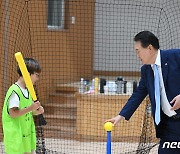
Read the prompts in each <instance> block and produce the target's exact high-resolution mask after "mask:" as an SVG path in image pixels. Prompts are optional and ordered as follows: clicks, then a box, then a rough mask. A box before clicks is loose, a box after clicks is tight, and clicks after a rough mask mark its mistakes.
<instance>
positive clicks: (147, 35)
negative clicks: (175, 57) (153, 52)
mask: <svg viewBox="0 0 180 154" xmlns="http://www.w3.org/2000/svg"><path fill="white" fill-rule="evenodd" d="M134 41H135V42H137V41H140V42H141V45H142V47H143V48H147V47H148V46H149V45H150V44H151V45H152V46H153V47H154V48H155V49H159V40H158V38H157V37H156V36H155V35H154V34H153V33H151V32H149V31H142V32H140V33H138V34H137V35H136V36H135V37H134Z"/></svg>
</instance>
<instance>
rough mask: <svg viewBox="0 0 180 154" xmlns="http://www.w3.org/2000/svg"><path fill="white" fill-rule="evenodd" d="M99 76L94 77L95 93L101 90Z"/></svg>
mask: <svg viewBox="0 0 180 154" xmlns="http://www.w3.org/2000/svg"><path fill="white" fill-rule="evenodd" d="M98 88H99V78H98V77H95V79H94V93H95V94H98V91H99V89H98Z"/></svg>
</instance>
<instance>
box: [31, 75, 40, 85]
mask: <svg viewBox="0 0 180 154" xmlns="http://www.w3.org/2000/svg"><path fill="white" fill-rule="evenodd" d="M39 76H40V75H39V73H37V72H34V74H31V80H32V83H33V85H34V84H35V83H36V82H37V81H38V80H39Z"/></svg>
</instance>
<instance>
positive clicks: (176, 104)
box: [170, 95, 180, 110]
mask: <svg viewBox="0 0 180 154" xmlns="http://www.w3.org/2000/svg"><path fill="white" fill-rule="evenodd" d="M170 103H171V104H173V106H172V107H171V110H177V109H179V108H180V95H177V96H176V97H174V98H173V100H172V101H171V102H170Z"/></svg>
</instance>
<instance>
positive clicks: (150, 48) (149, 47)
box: [148, 44, 154, 54]
mask: <svg viewBox="0 0 180 154" xmlns="http://www.w3.org/2000/svg"><path fill="white" fill-rule="evenodd" d="M148 49H149V51H150V53H151V54H152V53H154V47H153V46H152V45H151V44H150V45H149V46H148Z"/></svg>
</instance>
